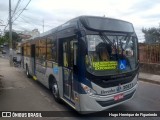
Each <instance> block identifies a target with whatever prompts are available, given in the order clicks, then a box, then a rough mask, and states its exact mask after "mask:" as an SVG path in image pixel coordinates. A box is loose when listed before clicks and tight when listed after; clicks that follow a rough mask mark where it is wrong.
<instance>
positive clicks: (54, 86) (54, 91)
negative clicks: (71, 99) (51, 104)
mask: <svg viewBox="0 0 160 120" xmlns="http://www.w3.org/2000/svg"><path fill="white" fill-rule="evenodd" d="M51 89H52V94H53V97H54V99H55V101H57V102H61V99H60V96H59V90H58V85H57V83H56V82H52V88H51Z"/></svg>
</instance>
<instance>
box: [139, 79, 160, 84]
mask: <svg viewBox="0 0 160 120" xmlns="http://www.w3.org/2000/svg"><path fill="white" fill-rule="evenodd" d="M139 80H140V81H143V82H148V83H153V84H157V85H160V81H154V80H149V79H144V78H139Z"/></svg>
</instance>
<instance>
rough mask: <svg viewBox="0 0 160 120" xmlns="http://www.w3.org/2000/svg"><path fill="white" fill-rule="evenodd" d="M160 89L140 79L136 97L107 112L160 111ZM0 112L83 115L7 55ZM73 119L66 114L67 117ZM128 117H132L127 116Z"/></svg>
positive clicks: (0, 66)
mask: <svg viewBox="0 0 160 120" xmlns="http://www.w3.org/2000/svg"><path fill="white" fill-rule="evenodd" d="M159 92H160V85H156V84H151V83H147V82H142V81H139V86H138V89H137V92H136V94H135V96H134V98H133V99H132V100H130V101H128V102H126V103H124V104H121V105H119V106H116V107H114V108H111V109H109V110H107V111H160V95H159ZM0 111H72V112H71V116H73V117H72V118H73V119H80V115H78V113H76V112H75V111H73V110H72V109H71V108H70V107H69V106H68V105H66V104H65V103H62V104H59V103H57V102H55V101H54V98H53V96H52V94H51V92H50V91H49V90H48V89H47V88H45V87H44V86H43V85H41V84H40V83H39V82H37V81H34V80H33V79H29V78H27V77H26V74H25V71H24V70H23V69H22V68H15V67H10V66H9V61H8V60H7V59H4V58H0ZM77 116H79V117H77ZM72 118H65V117H63V119H72ZM88 118H91V119H96V118H93V117H92V116H88V117H86V119H88ZM0 119H1V118H0ZM48 119H53V118H48ZM60 119H62V118H60ZM83 119H85V117H83ZM101 119H106V118H101ZM107 119H112V118H107ZM117 119H124V118H117ZM125 119H128V118H127V117H125ZM132 119H137V118H132ZM141 119H143V118H141ZM144 119H146V118H144ZM147 119H158V118H153V117H152V118H147Z"/></svg>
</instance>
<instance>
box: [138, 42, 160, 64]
mask: <svg viewBox="0 0 160 120" xmlns="http://www.w3.org/2000/svg"><path fill="white" fill-rule="evenodd" d="M139 60H140V63H157V64H160V44H144V43H141V44H139Z"/></svg>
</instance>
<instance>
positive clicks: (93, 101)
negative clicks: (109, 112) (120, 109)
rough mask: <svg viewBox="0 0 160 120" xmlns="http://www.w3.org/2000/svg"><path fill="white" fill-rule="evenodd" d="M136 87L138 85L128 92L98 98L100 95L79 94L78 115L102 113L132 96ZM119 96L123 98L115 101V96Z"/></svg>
mask: <svg viewBox="0 0 160 120" xmlns="http://www.w3.org/2000/svg"><path fill="white" fill-rule="evenodd" d="M137 86H138V84H136V85H135V86H134V87H133V88H131V89H129V90H126V91H123V92H120V93H116V94H113V95H108V96H100V95H94V96H93V95H92V96H90V95H88V94H81V95H80V98H81V99H80V104H81V106H80V108H81V111H80V113H82V114H87V113H93V112H98V111H103V110H106V109H108V108H111V107H114V106H117V105H119V104H122V103H124V102H126V101H128V100H129V99H131V98H132V97H133V96H134V94H135V91H136V88H137ZM120 94H123V98H122V99H119V100H115V96H117V95H120Z"/></svg>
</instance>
